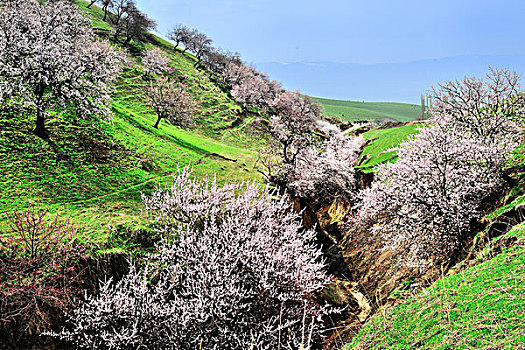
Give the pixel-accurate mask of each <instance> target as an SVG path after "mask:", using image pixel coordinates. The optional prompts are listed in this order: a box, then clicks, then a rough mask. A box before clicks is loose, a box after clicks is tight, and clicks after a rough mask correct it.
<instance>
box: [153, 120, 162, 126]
mask: <svg viewBox="0 0 525 350" xmlns="http://www.w3.org/2000/svg"><path fill="white" fill-rule="evenodd" d="M161 119H162V117H157V122H156V123H155V125H153V127H154V128H155V129H158V128H159V123H160V120H161Z"/></svg>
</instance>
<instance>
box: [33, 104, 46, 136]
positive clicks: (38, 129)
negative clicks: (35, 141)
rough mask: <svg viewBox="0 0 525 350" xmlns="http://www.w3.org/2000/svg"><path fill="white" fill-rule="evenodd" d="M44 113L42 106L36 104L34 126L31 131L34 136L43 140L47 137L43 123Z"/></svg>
mask: <svg viewBox="0 0 525 350" xmlns="http://www.w3.org/2000/svg"><path fill="white" fill-rule="evenodd" d="M44 114H45V111H44V108H43V107H42V106H38V107H37V110H36V126H35V130H34V131H33V132H34V134H35V135H36V136H38V137H40V138H41V139H44V140H45V139H47V138H48V135H47V131H46V127H45V124H44V121H45V117H44Z"/></svg>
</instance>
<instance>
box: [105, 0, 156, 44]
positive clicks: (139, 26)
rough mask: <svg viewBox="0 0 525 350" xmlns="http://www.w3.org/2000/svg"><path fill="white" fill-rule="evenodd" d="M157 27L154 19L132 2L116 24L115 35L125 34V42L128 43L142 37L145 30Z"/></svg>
mask: <svg viewBox="0 0 525 350" xmlns="http://www.w3.org/2000/svg"><path fill="white" fill-rule="evenodd" d="M156 27H157V23H156V22H155V21H154V20H152V19H151V18H149V17H148V16H147V15H146V14H144V13H142V12H141V11H139V9H138V8H137V6H136V5H135V4H134V3H132V2H130V3H129V4H128V5H127V6H126V7H124V13H123V14H122V18H121V20H120V21H119V23H118V24H116V25H115V37H117V36H119V35H121V36H123V37H124V38H125V40H124V44H125V45H127V44H129V43H130V42H131V40H132V39H140V38H142V37H143V35H144V32H145V31H147V30H149V29H155V28H156Z"/></svg>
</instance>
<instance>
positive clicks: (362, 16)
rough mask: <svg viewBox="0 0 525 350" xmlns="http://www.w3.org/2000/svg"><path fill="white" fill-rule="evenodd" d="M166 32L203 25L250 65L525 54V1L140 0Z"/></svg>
mask: <svg viewBox="0 0 525 350" xmlns="http://www.w3.org/2000/svg"><path fill="white" fill-rule="evenodd" d="M138 5H139V8H141V9H142V10H143V11H144V12H146V13H147V14H148V15H150V16H151V17H152V18H154V19H155V20H157V22H158V32H159V33H161V34H163V35H165V33H166V32H167V30H168V29H169V28H170V27H171V26H172V25H174V24H176V23H182V24H185V25H187V26H190V27H195V28H198V29H199V30H200V31H202V32H204V33H206V34H207V35H208V36H210V37H211V38H212V39H213V40H214V42H215V45H216V46H218V47H223V48H225V49H229V50H232V51H238V52H240V53H241V55H242V57H243V58H244V59H245V60H246V61H248V62H271V61H273V62H296V61H332V62H354V63H379V62H407V61H414V60H420V59H426V58H441V57H449V56H457V55H471V54H483V55H512V54H525V18H524V17H525V0H431V1H428V0H418V1H415V0H388V1H386V0H359V1H357V0H346V1H344V0H324V1H298V0H266V1H264V0H244V1H243V0H138Z"/></svg>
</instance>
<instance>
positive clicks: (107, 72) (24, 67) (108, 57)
mask: <svg viewBox="0 0 525 350" xmlns="http://www.w3.org/2000/svg"><path fill="white" fill-rule="evenodd" d="M0 29H1V30H0V47H2V49H1V50H0V76H1V77H2V78H0V96H1V97H2V98H12V97H20V98H21V99H22V100H23V102H24V103H26V104H28V105H30V106H34V107H35V108H36V114H37V118H36V127H35V130H34V132H35V134H36V135H37V136H39V137H41V138H46V137H47V136H48V135H47V131H46V129H45V115H46V111H47V110H48V109H50V108H52V107H69V106H71V104H73V105H74V106H75V107H76V110H77V112H78V113H79V114H80V115H81V116H87V115H98V116H109V115H110V106H109V102H110V96H109V87H108V85H107V83H108V82H109V81H111V80H112V79H113V78H115V76H116V75H117V73H118V72H119V70H120V68H119V67H120V62H121V59H122V58H121V56H120V55H119V54H118V53H117V52H116V51H115V50H114V49H112V48H111V47H110V46H109V44H108V43H107V42H103V41H96V40H95V38H94V36H93V34H92V33H91V28H90V22H89V20H87V19H86V18H84V17H83V16H82V15H80V13H79V12H78V9H77V8H76V7H75V6H74V5H71V4H68V3H66V2H64V1H54V2H47V3H44V4H40V3H39V2H37V1H35V0H17V1H13V2H9V3H8V4H7V5H6V6H5V7H4V8H3V9H2V11H1V12H0Z"/></svg>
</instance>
